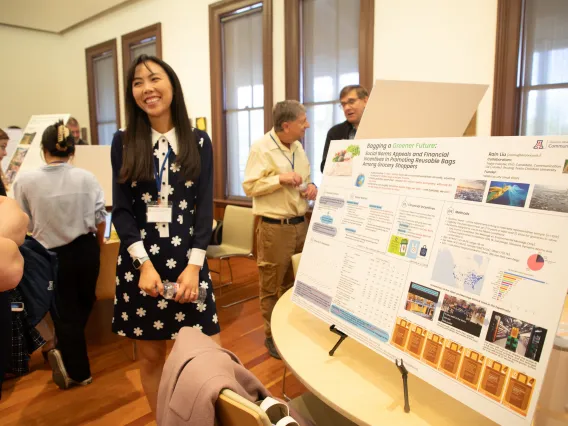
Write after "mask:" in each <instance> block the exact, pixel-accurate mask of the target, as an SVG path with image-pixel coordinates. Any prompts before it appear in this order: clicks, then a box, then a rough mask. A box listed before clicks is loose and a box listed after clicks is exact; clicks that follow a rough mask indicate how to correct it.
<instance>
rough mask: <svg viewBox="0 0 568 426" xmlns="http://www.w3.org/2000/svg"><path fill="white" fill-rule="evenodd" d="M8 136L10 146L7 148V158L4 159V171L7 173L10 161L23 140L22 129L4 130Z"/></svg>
mask: <svg viewBox="0 0 568 426" xmlns="http://www.w3.org/2000/svg"><path fill="white" fill-rule="evenodd" d="M2 130H4V132H6V134H7V135H8V145H7V146H6V156H5V157H4V158H3V159H2V171H3V172H6V170H7V169H8V165H9V164H10V159H11V158H12V156H13V155H14V152H15V151H16V147H17V146H18V143H19V142H20V139H21V138H22V134H23V132H22V130H21V129H7V128H6V129H2Z"/></svg>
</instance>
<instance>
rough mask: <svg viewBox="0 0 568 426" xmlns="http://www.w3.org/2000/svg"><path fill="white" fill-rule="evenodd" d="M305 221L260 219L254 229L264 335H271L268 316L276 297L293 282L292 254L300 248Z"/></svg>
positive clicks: (302, 246)
mask: <svg viewBox="0 0 568 426" xmlns="http://www.w3.org/2000/svg"><path fill="white" fill-rule="evenodd" d="M307 231H308V224H307V222H302V223H299V224H297V225H281V224H273V223H266V222H263V221H262V219H261V221H260V222H259V224H258V228H257V251H258V253H257V264H258V272H259V278H260V311H261V312H262V317H263V318H264V332H265V333H266V337H267V338H270V337H272V332H271V330H270V317H271V316H272V310H273V309H274V305H276V302H277V301H278V299H279V298H280V297H281V296H282V295H283V294H284V293H285V292H286V291H287V290H288V289H290V288H291V287H292V286H293V285H294V270H293V269H292V260H291V258H292V255H294V254H296V253H300V252H301V251H302V249H303V248H304V241H305V240H306V233H307Z"/></svg>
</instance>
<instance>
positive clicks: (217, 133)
mask: <svg viewBox="0 0 568 426" xmlns="http://www.w3.org/2000/svg"><path fill="white" fill-rule="evenodd" d="M257 3H262V68H263V69H262V75H263V86H264V131H265V132H268V131H269V130H270V129H271V128H272V105H273V102H272V99H273V75H272V69H273V63H272V0H222V1H219V2H216V3H213V4H211V5H209V40H210V45H209V49H210V70H211V139H212V143H213V159H214V161H215V169H214V179H213V194H214V201H215V202H216V203H222V202H224V201H227V200H234V201H237V202H243V201H245V202H246V204H247V205H250V201H248V200H250V199H249V198H247V197H236V196H229V195H228V185H227V135H226V122H225V118H224V116H225V114H224V90H223V76H224V74H223V34H222V23H221V19H222V18H224V17H226V16H227V15H231V14H232V13H234V12H235V11H237V10H239V9H242V8H245V7H249V6H252V5H254V4H257Z"/></svg>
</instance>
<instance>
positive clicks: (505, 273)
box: [292, 136, 568, 425]
mask: <svg viewBox="0 0 568 426" xmlns="http://www.w3.org/2000/svg"><path fill="white" fill-rule="evenodd" d="M566 153H568V136H555V137H487V138H467V139H465V138H431V139H423V138H421V139H380V140H351V141H335V142H332V144H331V146H330V149H329V155H328V158H327V161H326V166H325V170H324V177H323V182H322V184H321V186H320V189H319V194H318V199H317V201H316V204H315V207H314V211H313V214H312V219H311V222H310V228H309V231H308V235H307V238H306V244H305V246H304V251H303V254H302V262H301V264H300V267H299V270H298V274H297V277H296V283H295V286H294V292H293V296H292V300H293V301H294V303H296V304H297V305H299V306H301V307H302V308H304V309H306V310H308V311H309V312H311V313H313V314H314V315H316V316H318V317H319V318H321V319H322V320H324V321H325V322H327V323H329V324H335V325H336V326H337V327H338V328H339V329H340V330H342V331H343V332H345V333H346V334H348V335H349V336H350V337H352V338H354V339H356V340H358V341H359V342H360V343H362V344H364V345H366V346H367V347H369V348H371V349H373V350H374V351H376V352H377V353H379V354H381V355H383V356H385V357H386V358H388V359H390V360H392V361H394V360H395V359H401V358H402V359H404V363H405V364H406V365H407V368H408V370H409V371H410V372H411V373H413V374H415V375H416V376H418V377H420V378H422V379H423V380H425V381H427V382H428V383H430V384H432V385H433V386H435V387H437V388H439V389H440V390H442V391H443V392H445V393H447V394H449V395H450V396H452V397H454V398H455V399H457V400H459V401H461V402H463V403H464V404H467V405H468V406H470V407H471V408H472V409H474V410H476V411H478V412H480V413H481V414H483V415H485V416H486V417H488V418H489V419H491V420H493V421H496V422H498V423H500V424H506V425H529V424H531V420H532V417H533V415H534V413H535V408H536V404H537V401H538V397H539V392H540V389H541V386H542V383H543V379H544V375H545V372H546V368H547V363H548V360H549V357H550V354H551V351H552V346H553V340H554V336H555V334H556V330H557V327H558V323H559V320H560V317H561V313H562V309H563V306H564V300H565V296H566V292H567V288H568V282H567V281H566V279H565V273H564V272H565V266H564V265H565V258H566V254H567V253H566V248H565V247H566V246H567V242H568V167H567V166H566V165H567V164H568V154H566Z"/></svg>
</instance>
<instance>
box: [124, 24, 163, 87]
mask: <svg viewBox="0 0 568 426" xmlns="http://www.w3.org/2000/svg"><path fill="white" fill-rule="evenodd" d="M143 54H144V55H148V56H156V57H158V58H160V59H161V58H162V24H160V23H157V24H154V25H150V26H149V27H145V28H142V29H139V30H137V31H133V32H131V33H128V34H125V35H123V36H122V70H123V74H124V82H125V83H126V77H127V73H128V69H129V68H130V64H132V62H133V61H134V60H135V59H136V58H137V57H138V56H140V55H143Z"/></svg>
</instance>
